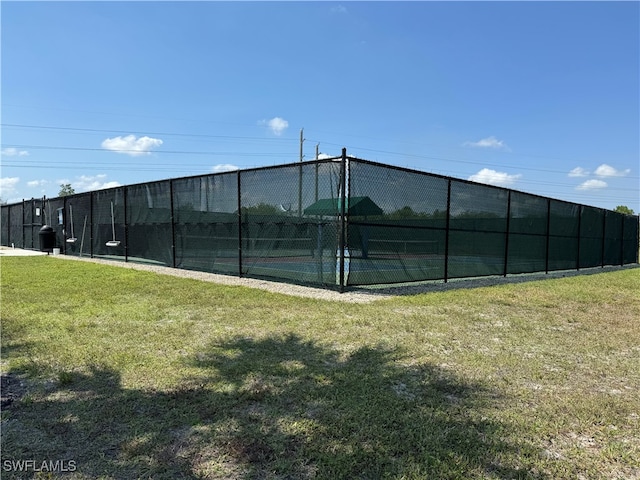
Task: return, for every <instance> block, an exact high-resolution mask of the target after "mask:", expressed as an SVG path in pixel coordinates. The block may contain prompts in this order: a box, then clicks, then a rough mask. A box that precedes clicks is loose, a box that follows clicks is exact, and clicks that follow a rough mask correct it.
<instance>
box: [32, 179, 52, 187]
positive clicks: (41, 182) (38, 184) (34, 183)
mask: <svg viewBox="0 0 640 480" xmlns="http://www.w3.org/2000/svg"><path fill="white" fill-rule="evenodd" d="M47 183H49V182H48V181H47V180H31V181H29V182H27V186H28V187H43V186H45V185H46V184H47Z"/></svg>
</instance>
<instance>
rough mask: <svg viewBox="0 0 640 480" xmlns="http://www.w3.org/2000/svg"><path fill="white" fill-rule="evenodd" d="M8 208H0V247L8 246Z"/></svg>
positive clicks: (4, 206) (3, 206)
mask: <svg viewBox="0 0 640 480" xmlns="http://www.w3.org/2000/svg"><path fill="white" fill-rule="evenodd" d="M9 225H10V222H9V207H8V206H6V205H2V206H1V207H0V245H4V246H8V245H9Z"/></svg>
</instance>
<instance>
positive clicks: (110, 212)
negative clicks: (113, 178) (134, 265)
mask: <svg viewBox="0 0 640 480" xmlns="http://www.w3.org/2000/svg"><path fill="white" fill-rule="evenodd" d="M92 195H93V197H92V206H91V218H92V219H93V225H92V226H91V227H92V228H91V229H92V233H91V235H92V242H91V244H92V252H93V256H95V257H105V258H112V259H114V260H125V259H126V245H127V242H126V238H125V234H126V228H125V208H124V207H125V205H124V187H119V188H113V189H110V190H98V191H97V192H93V194H92Z"/></svg>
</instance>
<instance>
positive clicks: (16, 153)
mask: <svg viewBox="0 0 640 480" xmlns="http://www.w3.org/2000/svg"><path fill="white" fill-rule="evenodd" d="M2 155H4V156H5V157H27V156H28V155H29V152H28V151H26V150H18V149H17V148H13V147H9V148H3V149H2Z"/></svg>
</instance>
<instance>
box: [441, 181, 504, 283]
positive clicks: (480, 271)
mask: <svg viewBox="0 0 640 480" xmlns="http://www.w3.org/2000/svg"><path fill="white" fill-rule="evenodd" d="M508 197H509V194H508V191H507V190H503V189H500V188H494V187H489V186H485V185H478V184H472V183H466V182H459V181H452V182H451V198H450V219H449V228H450V232H449V258H448V266H447V270H448V276H449V277H451V278H461V277H476V276H483V275H500V274H503V273H504V264H505V252H506V249H505V245H506V232H507V207H508Z"/></svg>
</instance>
